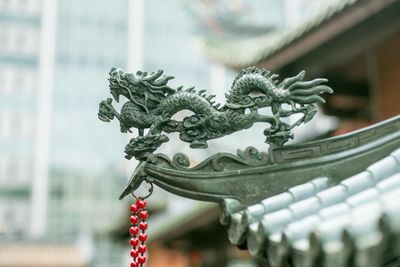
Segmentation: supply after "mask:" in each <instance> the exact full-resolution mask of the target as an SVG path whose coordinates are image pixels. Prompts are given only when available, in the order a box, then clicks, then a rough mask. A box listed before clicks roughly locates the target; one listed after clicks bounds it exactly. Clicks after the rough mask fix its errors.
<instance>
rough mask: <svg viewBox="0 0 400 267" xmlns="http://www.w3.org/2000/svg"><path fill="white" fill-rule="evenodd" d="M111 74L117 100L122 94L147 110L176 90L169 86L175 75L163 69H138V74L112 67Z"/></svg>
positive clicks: (111, 83) (111, 86) (112, 88)
mask: <svg viewBox="0 0 400 267" xmlns="http://www.w3.org/2000/svg"><path fill="white" fill-rule="evenodd" d="M109 74H110V78H109V79H108V80H109V82H110V93H111V95H112V96H113V98H114V99H115V101H117V102H119V97H120V95H122V96H124V97H126V98H127V99H129V100H130V101H132V102H135V103H136V104H138V105H139V106H142V107H143V108H144V109H145V110H147V108H148V106H149V105H150V106H152V104H153V105H154V104H157V103H158V102H160V99H162V98H165V97H166V96H168V95H169V94H171V93H173V92H175V90H174V89H172V88H170V87H169V86H167V83H168V81H169V80H171V79H173V78H174V77H172V76H166V75H162V74H163V71H162V70H158V71H156V72H152V73H150V74H148V73H147V72H142V71H137V72H136V74H133V73H126V72H124V71H122V70H121V69H117V68H112V69H111V70H110V72H109Z"/></svg>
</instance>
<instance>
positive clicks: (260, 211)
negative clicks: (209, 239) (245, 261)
mask: <svg viewBox="0 0 400 267" xmlns="http://www.w3.org/2000/svg"><path fill="white" fill-rule="evenodd" d="M399 195H400V149H397V150H395V151H394V152H392V153H390V154H389V155H387V156H386V157H384V158H383V159H381V160H379V161H377V162H375V163H373V164H371V165H370V166H369V167H367V168H366V169H365V170H364V171H362V172H360V173H358V174H355V175H353V176H351V177H348V178H346V179H344V180H342V181H341V182H339V183H338V184H336V185H331V184H330V183H329V179H328V178H327V177H318V178H315V179H312V180H310V181H309V182H306V183H303V184H300V185H297V186H293V187H290V188H289V189H287V190H286V191H285V192H283V193H280V194H276V195H274V196H271V197H268V198H265V199H264V200H262V201H260V202H259V203H257V204H254V205H251V206H248V207H245V208H242V209H239V210H237V207H238V206H237V205H235V203H232V202H235V200H226V201H225V202H224V203H223V204H222V206H223V207H222V210H223V211H224V213H225V214H222V217H221V222H222V223H224V224H227V226H228V234H229V239H230V241H231V242H232V243H233V244H235V245H238V246H240V247H242V248H247V249H248V250H249V252H250V253H251V254H252V255H262V256H264V257H265V258H266V259H267V260H268V261H269V263H270V265H271V266H286V265H285V264H284V263H285V262H291V263H292V265H293V266H347V264H348V263H349V262H350V261H352V262H353V263H354V264H352V266H386V265H384V264H386V263H388V262H391V261H395V260H397V261H399V260H400V259H399V258H400V251H399V250H398V248H399V247H398V240H399V237H400V202H399V201H398V200H399ZM235 207H236V208H235ZM235 209H236V210H235ZM232 210H235V212H232ZM396 242H397V247H395V244H396ZM396 249H397V250H396ZM399 262H400V261H399ZM399 262H397V263H399ZM292 265H290V266H292ZM396 266H397V265H396Z"/></svg>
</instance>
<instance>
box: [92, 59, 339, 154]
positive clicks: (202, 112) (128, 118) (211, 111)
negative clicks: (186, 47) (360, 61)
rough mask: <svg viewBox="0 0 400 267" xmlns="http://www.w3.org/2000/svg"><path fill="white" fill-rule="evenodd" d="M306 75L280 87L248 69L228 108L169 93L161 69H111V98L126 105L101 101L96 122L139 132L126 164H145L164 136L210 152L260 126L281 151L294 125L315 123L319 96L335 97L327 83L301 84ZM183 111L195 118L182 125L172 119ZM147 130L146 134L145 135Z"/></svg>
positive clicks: (187, 93) (190, 92)
mask: <svg viewBox="0 0 400 267" xmlns="http://www.w3.org/2000/svg"><path fill="white" fill-rule="evenodd" d="M304 76H305V71H302V72H300V73H299V74H298V75H296V76H294V77H290V78H286V79H284V80H283V81H281V82H279V80H278V75H277V74H273V73H271V72H270V71H268V70H266V69H259V68H256V67H249V68H247V69H244V70H242V71H241V72H240V73H239V74H238V76H237V77H236V78H235V80H234V82H233V84H232V87H231V89H230V91H229V92H228V93H227V94H225V96H226V104H225V105H223V106H220V104H215V103H214V102H213V100H212V99H213V97H215V95H210V96H207V95H206V94H205V90H200V91H198V92H196V91H195V90H194V87H191V88H188V89H184V88H183V86H180V87H178V88H176V89H174V88H171V87H170V86H168V81H169V80H171V79H173V78H174V77H172V76H165V75H163V71H162V70H159V71H157V72H153V73H150V74H148V73H146V72H142V71H138V72H136V74H133V73H125V72H123V71H122V70H120V69H116V68H112V69H111V71H110V78H109V81H110V93H111V95H112V96H113V98H114V99H115V101H117V102H119V97H120V96H121V95H122V96H124V97H125V98H126V99H127V100H128V101H127V102H126V103H125V104H124V105H123V106H122V108H121V111H120V112H119V113H118V112H117V110H116V109H115V108H114V107H113V106H112V99H111V98H108V99H106V100H104V101H102V102H101V103H100V107H99V113H98V117H99V118H100V120H102V121H105V122H109V121H110V120H112V119H114V118H117V119H118V120H119V122H120V127H121V132H131V128H138V131H139V136H137V137H135V138H132V139H131V140H130V142H129V143H128V144H127V146H126V148H125V153H126V156H125V157H126V158H127V159H131V158H132V157H135V158H136V159H138V160H145V159H146V158H147V157H148V156H149V155H150V154H152V153H153V152H154V151H155V150H156V149H157V148H158V147H159V146H161V144H162V143H164V142H167V141H168V137H167V136H166V135H164V134H163V132H166V133H171V132H179V137H180V139H181V140H183V141H185V142H189V143H190V147H192V148H206V147H207V140H210V139H215V138H219V137H222V136H224V135H229V134H231V133H233V132H236V131H239V130H242V129H247V128H250V127H251V126H252V125H253V124H254V123H256V122H266V123H268V124H269V125H270V127H269V128H267V129H266V130H265V131H264V135H265V136H266V142H267V143H270V144H274V145H277V146H282V145H283V144H284V143H285V142H287V141H288V140H289V139H290V138H293V135H292V133H291V130H292V129H293V128H294V127H295V126H298V125H300V124H301V123H306V122H308V121H310V120H311V119H312V118H313V116H314V115H315V113H316V106H315V104H316V103H323V102H325V101H324V99H323V98H322V97H321V96H320V94H322V93H332V92H333V90H332V89H331V88H330V87H328V86H327V85H324V84H323V83H325V82H327V80H326V79H314V80H311V81H303V79H304ZM284 104H286V105H284ZM264 107H270V108H271V111H272V114H271V115H264V114H260V113H259V112H258V111H259V109H261V108H264ZM181 110H191V111H192V112H193V113H194V114H193V115H191V116H187V117H185V118H184V119H183V120H182V121H177V120H173V119H171V118H172V116H173V115H174V114H176V113H178V112H179V111H181ZM296 113H300V114H302V116H301V118H300V119H299V120H297V121H296V122H295V123H293V124H291V125H289V124H287V123H285V122H282V121H281V120H280V119H281V118H285V117H289V116H291V115H293V114H296ZM145 129H148V131H147V133H146V134H145V131H144V130H145Z"/></svg>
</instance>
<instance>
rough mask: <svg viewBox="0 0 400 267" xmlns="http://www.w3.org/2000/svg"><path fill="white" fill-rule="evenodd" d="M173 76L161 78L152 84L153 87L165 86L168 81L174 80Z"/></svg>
mask: <svg viewBox="0 0 400 267" xmlns="http://www.w3.org/2000/svg"><path fill="white" fill-rule="evenodd" d="M174 78H175V77H174V76H163V77H162V78H160V79H158V80H156V81H154V82H153V84H154V85H166V84H167V83H168V81H169V80H172V79H174Z"/></svg>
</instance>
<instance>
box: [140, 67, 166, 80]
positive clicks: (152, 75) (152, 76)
mask: <svg viewBox="0 0 400 267" xmlns="http://www.w3.org/2000/svg"><path fill="white" fill-rule="evenodd" d="M163 72H164V71H163V70H158V71H156V72H152V73H150V75H149V76H146V77H144V78H143V81H154V80H156V79H157V78H159V77H160V76H161V75H162V74H163Z"/></svg>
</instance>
